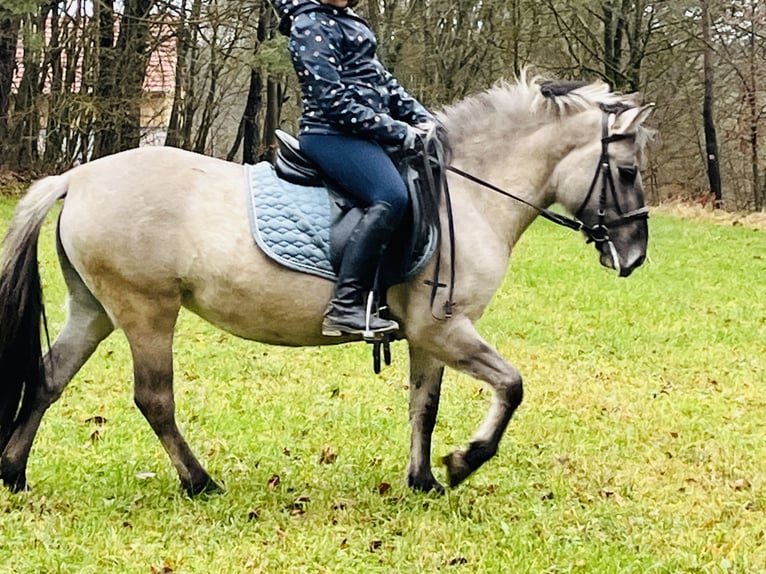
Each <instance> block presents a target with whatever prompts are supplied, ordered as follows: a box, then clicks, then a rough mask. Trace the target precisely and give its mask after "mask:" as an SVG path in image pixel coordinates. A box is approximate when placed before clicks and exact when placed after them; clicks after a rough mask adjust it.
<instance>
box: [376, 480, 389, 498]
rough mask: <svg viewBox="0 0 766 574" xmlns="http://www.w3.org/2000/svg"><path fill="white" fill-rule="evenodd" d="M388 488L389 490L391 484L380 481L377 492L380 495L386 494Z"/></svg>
mask: <svg viewBox="0 0 766 574" xmlns="http://www.w3.org/2000/svg"><path fill="white" fill-rule="evenodd" d="M389 490H391V485H390V484H388V483H387V482H381V483H380V484H379V485H378V494H380V495H381V496H383V495H384V494H386V493H387V492H388V491H389Z"/></svg>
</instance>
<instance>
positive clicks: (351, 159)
mask: <svg viewBox="0 0 766 574" xmlns="http://www.w3.org/2000/svg"><path fill="white" fill-rule="evenodd" d="M300 141H301V149H302V150H303V151H304V153H306V155H308V156H309V157H310V158H311V159H312V160H314V161H315V162H316V163H317V164H318V165H319V166H320V167H321V168H322V169H323V170H324V171H325V173H327V175H329V176H330V177H332V178H333V179H334V180H335V181H336V182H337V183H338V185H340V186H341V187H342V188H343V189H344V190H345V191H346V192H348V193H349V194H350V195H351V196H353V197H354V198H355V199H356V200H357V202H359V203H360V204H361V205H364V206H367V209H366V211H365V214H364V215H363V216H362V218H361V219H360V220H359V223H358V224H357V225H356V227H355V228H354V230H353V231H352V233H351V237H350V238H349V241H348V243H347V244H346V246H345V248H344V251H343V259H342V262H341V266H340V270H339V273H338V283H337V284H336V288H335V295H334V296H333V299H332V301H331V302H330V305H329V307H328V310H327V314H326V316H325V321H324V323H323V325H322V332H323V333H324V334H325V335H341V334H344V333H352V334H360V333H365V332H370V331H371V332H377V333H383V332H387V331H393V330H396V329H397V328H398V325H397V324H396V322H395V321H389V320H385V319H380V318H377V317H372V318H370V324H369V325H367V316H366V315H367V314H366V300H367V294H368V292H369V290H370V289H371V288H372V284H373V282H374V279H375V273H376V271H377V268H378V263H379V262H380V257H381V254H382V253H383V250H384V249H385V247H386V245H387V244H388V241H389V239H390V238H391V234H392V233H393V231H394V230H395V229H396V227H397V225H398V224H399V222H400V221H401V219H402V216H403V215H404V212H405V210H406V209H407V203H408V201H409V196H408V194H407V189H406V187H405V185H404V182H403V181H402V178H401V176H400V175H399V172H398V170H397V169H396V166H395V165H394V164H393V162H392V161H391V159H390V158H389V157H388V154H386V152H385V151H384V150H383V149H382V148H381V147H380V146H379V145H378V144H377V143H375V142H371V141H368V140H363V139H359V138H353V137H347V136H335V135H302V136H301V139H300Z"/></svg>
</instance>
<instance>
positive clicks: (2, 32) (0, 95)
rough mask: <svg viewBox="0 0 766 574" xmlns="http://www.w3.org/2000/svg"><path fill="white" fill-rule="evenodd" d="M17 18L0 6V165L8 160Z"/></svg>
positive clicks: (17, 31)
mask: <svg viewBox="0 0 766 574" xmlns="http://www.w3.org/2000/svg"><path fill="white" fill-rule="evenodd" d="M19 22H20V20H19V18H18V17H17V16H14V15H12V14H10V13H9V12H6V10H5V9H4V8H0V165H1V164H4V163H6V162H7V161H8V154H9V147H10V146H9V143H10V142H9V135H10V133H11V124H10V116H9V111H10V103H11V82H12V81H13V71H14V69H15V67H16V43H17V42H18V39H19Z"/></svg>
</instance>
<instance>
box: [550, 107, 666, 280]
mask: <svg viewBox="0 0 766 574" xmlns="http://www.w3.org/2000/svg"><path fill="white" fill-rule="evenodd" d="M627 102H631V100H630V98H627V99H625V100H623V101H621V102H618V103H616V104H603V103H602V104H601V105H600V107H599V110H598V113H597V115H596V112H595V110H594V111H593V112H591V114H590V117H591V119H590V121H589V122H586V123H585V124H582V123H580V124H579V125H580V126H582V125H587V126H588V127H589V128H590V129H588V131H589V132H592V133H591V134H590V136H589V137H590V139H589V141H586V142H585V143H584V144H583V145H580V146H578V147H576V148H575V149H573V150H572V151H571V152H570V153H568V154H567V155H566V156H565V157H564V159H563V160H562V161H561V162H559V164H558V165H557V166H556V169H555V171H554V175H553V178H552V179H551V181H552V183H553V187H554V190H555V193H556V201H558V202H559V203H561V204H562V205H564V206H565V207H567V208H568V209H569V210H570V211H571V212H572V213H574V214H575V215H576V216H577V217H578V218H579V219H580V221H582V223H583V224H584V228H583V230H584V232H585V234H586V236H587V237H588V239H589V240H590V241H593V243H594V244H595V246H596V249H598V251H599V253H600V256H601V264H602V265H603V266H605V267H611V268H612V269H614V270H616V271H617V272H618V273H619V275H620V276H621V277H627V276H628V275H630V274H631V273H632V272H633V270H634V269H636V268H637V267H639V266H640V265H641V264H642V263H643V262H644V260H645V259H646V246H647V242H648V238H649V232H648V225H647V217H648V210H647V208H646V204H645V202H644V186H643V183H642V181H641V172H640V167H641V160H642V155H643V148H644V146H645V144H646V141H647V134H648V133H650V130H648V129H647V128H644V127H643V123H644V121H645V120H646V118H647V117H648V116H649V114H650V113H651V110H652V106H651V105H645V106H639V105H635V104H634V105H629V103H627ZM596 117H597V118H598V119H596ZM596 126H598V127H596Z"/></svg>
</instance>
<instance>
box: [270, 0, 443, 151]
mask: <svg viewBox="0 0 766 574" xmlns="http://www.w3.org/2000/svg"><path fill="white" fill-rule="evenodd" d="M272 1H273V2H274V4H275V5H276V7H277V9H278V10H279V12H280V14H281V15H282V18H283V19H282V24H281V25H280V29H281V30H283V31H284V32H287V27H288V26H289V48H290V57H291V58H292V62H293V66H294V67H295V71H296V73H297V74H298V80H299V82H300V86H301V91H302V94H303V114H302V115H301V122H300V129H301V133H307V134H346V135H348V134H353V135H357V136H360V137H365V138H370V139H373V140H376V141H378V142H380V143H382V144H397V143H400V142H401V141H402V140H403V139H404V137H405V135H406V132H407V124H416V123H418V122H421V121H424V120H428V119H431V115H430V114H429V113H428V111H427V110H426V109H425V107H423V105H422V104H420V102H418V101H417V100H416V99H415V98H413V97H412V96H410V95H409V94H408V93H407V92H406V91H405V90H404V88H402V86H401V85H400V84H399V82H398V81H397V80H396V78H394V77H393V76H392V75H391V73H390V72H389V71H388V70H386V68H385V67H384V66H383V64H381V62H380V60H378V58H377V57H376V55H375V51H376V48H377V41H376V39H375V35H374V34H373V32H372V30H371V29H370V27H369V26H368V25H367V23H366V22H365V21H364V20H363V19H362V18H360V17H359V16H357V15H356V14H355V13H354V12H353V11H352V10H351V9H348V8H334V7H332V6H329V5H325V4H320V3H319V2H316V1H314V0H272Z"/></svg>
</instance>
